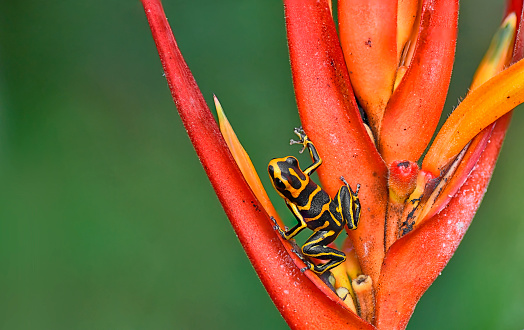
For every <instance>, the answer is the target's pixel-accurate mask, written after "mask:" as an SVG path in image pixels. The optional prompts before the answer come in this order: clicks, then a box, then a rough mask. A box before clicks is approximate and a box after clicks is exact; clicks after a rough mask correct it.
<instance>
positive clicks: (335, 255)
mask: <svg viewBox="0 0 524 330" xmlns="http://www.w3.org/2000/svg"><path fill="white" fill-rule="evenodd" d="M295 134H296V135H297V136H298V137H299V138H300V140H299V141H294V140H291V144H302V145H303V146H304V147H303V149H302V151H304V149H306V148H308V150H309V154H310V155H311V158H312V159H313V164H311V165H310V166H309V167H307V168H306V169H305V170H304V171H302V170H301V169H300V167H299V165H298V160H297V159H296V158H295V157H293V156H288V157H284V158H274V159H272V160H271V161H270V162H269V165H268V172H269V177H270V178H271V182H272V184H273V187H274V188H275V190H276V191H277V192H278V194H279V195H280V196H281V197H282V198H283V199H284V201H285V202H286V205H287V207H288V208H289V209H290V210H291V212H292V213H293V215H294V216H295V218H296V219H297V220H298V224H297V225H296V226H295V227H293V228H291V229H290V230H287V228H285V229H286V231H284V230H282V229H281V228H280V227H279V226H278V224H277V223H276V221H275V220H274V219H273V222H275V226H274V228H275V230H277V231H278V232H279V233H280V235H281V236H282V237H283V238H284V239H286V240H288V239H291V238H293V237H294V236H295V235H297V234H298V233H299V232H301V231H302V230H303V229H304V228H306V227H308V228H309V229H311V230H313V231H314V233H313V234H312V235H311V236H310V237H309V238H308V239H307V241H306V242H305V243H304V245H303V246H302V253H303V254H304V255H305V256H306V257H312V258H316V259H320V260H327V262H326V263H324V264H320V265H316V264H314V263H313V262H311V261H308V260H304V263H305V264H306V268H303V269H302V271H305V270H307V269H310V270H312V271H314V272H315V273H318V274H322V273H324V272H325V271H327V270H329V269H332V268H334V267H336V266H338V265H339V264H341V263H342V262H344V260H346V255H345V254H344V253H343V252H341V251H338V250H336V249H333V248H331V247H328V246H327V245H328V244H330V243H332V242H333V241H334V240H335V239H336V238H337V237H338V235H339V234H340V233H341V232H342V229H344V226H346V225H347V226H348V228H349V229H356V228H357V225H358V222H359V220H360V201H359V198H358V191H359V189H360V184H357V190H356V191H355V192H353V190H352V189H351V186H350V185H349V184H348V183H347V182H346V180H345V179H344V177H340V180H342V182H343V186H342V187H340V189H339V191H338V193H337V194H336V195H335V198H333V199H332V198H331V197H330V196H329V195H328V194H327V193H326V192H325V191H324V190H323V189H322V188H321V187H320V186H318V185H317V184H316V183H315V182H313V181H312V180H311V179H310V178H309V176H310V175H311V174H312V173H313V172H314V171H315V170H316V169H317V168H318V167H319V166H320V165H321V164H322V159H321V158H320V156H319V155H318V153H317V150H316V148H315V146H314V145H313V143H312V142H311V140H309V139H308V137H307V135H306V134H305V132H304V130H302V128H295ZM302 151H301V152H302Z"/></svg>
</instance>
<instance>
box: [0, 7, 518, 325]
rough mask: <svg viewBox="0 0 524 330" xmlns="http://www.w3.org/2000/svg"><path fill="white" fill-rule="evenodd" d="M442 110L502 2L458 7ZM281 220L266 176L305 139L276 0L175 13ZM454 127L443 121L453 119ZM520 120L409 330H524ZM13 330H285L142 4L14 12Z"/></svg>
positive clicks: (4, 252)
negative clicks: (205, 166) (206, 167)
mask: <svg viewBox="0 0 524 330" xmlns="http://www.w3.org/2000/svg"><path fill="white" fill-rule="evenodd" d="M461 2H462V3H461V12H460V31H459V39H458V50H457V60H456V64H455V70H454V77H453V80H452V85H451V89H450V94H449V98H448V100H449V101H448V104H447V105H446V111H449V110H450V109H452V107H453V106H454V105H456V104H457V102H458V99H459V98H461V97H463V96H464V95H465V93H466V91H467V86H468V84H469V82H470V79H471V77H472V74H473V72H474V70H475V67H476V65H477V63H478V62H479V61H480V59H481V57H482V54H483V52H484V50H485V49H486V47H487V45H488V44H489V40H490V38H491V35H492V33H493V32H494V31H495V29H496V28H497V26H498V24H499V22H500V19H501V15H502V11H503V6H504V4H503V2H504V1H502V0H497V1H493V0H483V1H479V0H463V1H461ZM164 6H165V10H166V12H167V16H168V17H169V19H170V20H169V21H170V23H171V25H172V28H173V30H174V32H175V35H176V37H177V40H178V43H179V45H180V48H181V50H182V52H183V54H184V56H185V58H186V60H187V62H188V64H189V66H190V67H191V69H192V70H193V73H194V75H195V77H196V80H197V82H198V83H199V85H200V88H201V89H202V92H203V94H204V96H205V97H206V100H207V101H208V102H209V104H212V103H211V101H212V93H216V94H217V95H218V96H219V98H220V100H221V102H222V105H223V106H224V108H225V110H226V112H227V115H228V117H229V120H230V122H231V123H232V125H233V126H234V128H235V130H236V132H237V134H238V136H239V138H240V139H241V141H242V142H243V144H244V146H245V148H246V149H247V151H248V152H249V153H250V155H251V157H252V160H253V162H254V164H255V167H256V168H257V169H258V170H259V172H260V173H261V176H262V179H263V181H264V184H265V185H266V187H267V188H269V190H270V191H271V197H272V198H273V200H274V202H275V204H276V205H277V206H278V208H279V210H280V211H281V214H285V215H287V217H288V218H287V219H288V220H290V219H291V217H289V214H288V213H286V212H287V210H286V209H285V207H284V206H283V202H282V201H281V200H279V198H278V196H276V194H274V193H273V192H272V189H271V187H270V186H269V182H268V180H267V178H266V175H265V166H266V164H267V162H268V160H269V159H271V158H272V157H275V156H284V155H287V154H290V153H294V154H296V152H297V151H298V149H299V148H298V147H296V149H295V148H291V147H289V145H288V141H289V138H291V137H292V128H293V127H295V126H297V125H299V120H298V116H297V113H296V105H295V100H294V95H293V89H292V84H291V75H290V69H289V62H288V55H287V49H286V40H285V30H284V19H283V10H282V4H281V2H280V1H243V2H240V1H233V0H221V1H216V0H198V1H181V0H175V1H165V4H164ZM444 117H445V116H444ZM522 127H524V114H522V113H521V112H519V111H517V113H516V114H515V116H514V120H513V123H512V127H511V129H510V131H509V133H508V138H507V140H506V143H505V145H504V148H503V150H502V154H501V156H500V160H499V163H498V165H497V169H496V171H495V174H494V178H493V180H492V183H491V186H490V189H489V191H488V193H487V194H486V197H485V200H484V203H483V204H482V207H481V208H480V210H479V212H478V215H477V217H476V218H475V220H474V222H473V225H472V227H471V228H470V230H469V232H468V234H467V235H466V237H465V239H464V241H463V243H462V245H461V246H460V248H459V249H458V251H457V253H456V255H455V257H454V258H453V259H452V260H451V262H450V263H449V265H448V266H447V268H446V269H445V270H444V271H443V273H442V276H440V277H439V278H438V279H437V280H436V281H435V283H434V285H433V286H432V287H431V288H430V289H429V290H428V292H427V294H426V295H424V297H423V298H422V299H421V301H420V303H419V304H418V306H417V308H416V310H415V313H414V316H413V318H412V320H411V323H410V325H409V327H408V328H409V329H443V328H445V329H522V328H523V327H524V282H523V281H522V278H524V221H523V220H524V215H523V214H522V212H521V209H520V207H521V206H522V203H523V202H522V201H523V200H524V193H523V190H522V185H523V183H524V174H523V168H524V152H523V151H522V141H523V140H524V129H522ZM0 182H1V187H2V189H1V196H0V328H1V329H245V328H250V329H286V328H287V326H286V324H285V322H284V321H283V319H282V318H281V316H280V315H279V313H278V311H277V310H276V309H275V308H274V306H273V304H272V302H271V300H270V299H269V297H268V296H267V294H266V292H265V291H264V288H263V286H262V285H261V284H260V282H259V280H258V278H257V276H256V275H255V273H254V271H253V269H252V268H251V266H250V264H249V262H248V260H247V258H246V256H245V255H244V252H243V250H242V248H241V246H240V244H239V243H238V240H237V238H236V236H235V234H234V232H233V230H232V229H231V226H230V225H229V222H228V220H227V218H226V217H225V215H224V212H223V211H222V208H221V206H220V204H219V203H218V201H217V198H216V197H215V195H214V193H213V190H212V188H211V186H210V184H209V183H208V181H207V179H206V176H205V174H204V171H203V170H202V168H201V166H200V164H199V161H198V159H197V157H196V156H195V154H194V152H193V149H192V146H191V145H190V143H189V140H188V138H187V136H186V134H185V130H184V128H183V127H182V124H181V121H180V119H179V117H178V115H177V113H176V109H175V106H174V104H173V101H172V99H171V96H170V93H169V90H168V88H167V84H166V82H165V79H164V78H163V76H162V68H161V66H160V62H159V59H158V55H157V53H156V49H155V46H154V43H153V41H152V39H151V35H150V31H149V28H148V25H147V22H146V19H145V16H144V13H143V10H142V7H141V4H140V2H139V1H136V0H135V1H122V0H104V1H102V0H94V1H45V2H43V1H25V2H17V1H11V2H4V3H3V5H2V10H1V11H0Z"/></svg>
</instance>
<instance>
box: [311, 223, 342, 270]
mask: <svg viewBox="0 0 524 330" xmlns="http://www.w3.org/2000/svg"><path fill="white" fill-rule="evenodd" d="M337 236H338V235H337V234H336V233H335V231H333V230H319V231H317V232H315V233H314V234H313V235H311V237H310V238H308V240H307V241H306V243H304V245H303V246H302V253H304V255H305V256H308V257H311V258H316V259H320V260H329V261H328V262H326V263H325V264H321V265H315V264H314V263H312V262H309V263H308V264H307V266H308V268H309V269H311V270H312V271H314V272H315V273H318V274H322V273H324V272H325V271H326V270H329V269H331V268H334V267H336V266H338V265H340V264H341V263H343V262H344V260H346V255H345V254H344V252H342V251H338V250H336V249H333V248H330V247H328V246H327V245H328V244H330V243H332V242H333V241H334V240H335V238H337Z"/></svg>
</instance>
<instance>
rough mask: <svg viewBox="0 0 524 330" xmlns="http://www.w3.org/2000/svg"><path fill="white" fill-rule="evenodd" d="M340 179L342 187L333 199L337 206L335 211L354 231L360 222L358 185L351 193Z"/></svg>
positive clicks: (348, 187) (348, 186)
mask: <svg viewBox="0 0 524 330" xmlns="http://www.w3.org/2000/svg"><path fill="white" fill-rule="evenodd" d="M340 179H341V180H342V181H343V182H344V185H343V186H342V187H340V189H339V191H338V193H337V194H336V195H335V198H334V200H335V201H336V203H337V205H338V207H337V210H339V212H340V213H341V214H342V216H343V217H344V219H345V220H346V222H347V226H348V228H349V229H356V228H357V225H358V222H359V220H360V200H359V198H358V191H359V189H360V185H357V190H356V192H353V190H352V189H351V186H350V185H349V184H348V183H347V182H346V180H344V178H343V177H340Z"/></svg>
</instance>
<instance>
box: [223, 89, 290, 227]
mask: <svg viewBox="0 0 524 330" xmlns="http://www.w3.org/2000/svg"><path fill="white" fill-rule="evenodd" d="M213 99H214V101H215V107H216V109H217V115H218V122H219V124H220V132H221V133H222V136H223V137H224V139H225V140H226V143H227V146H228V148H229V151H230V152H231V155H233V158H235V161H236V163H237V165H238V167H239V168H240V171H242V175H243V176H244V179H246V181H247V183H248V184H249V187H250V188H251V190H252V191H253V193H254V194H255V196H256V197H257V199H258V201H259V202H260V204H262V206H263V207H264V210H266V212H267V213H268V214H269V215H270V216H272V217H274V218H275V219H276V221H277V223H278V225H279V226H280V227H283V226H284V223H283V222H282V220H281V219H280V217H279V216H278V213H277V211H276V210H275V208H274V207H273V203H271V200H270V199H269V197H268V195H267V193H266V190H265V189H264V186H263V185H262V182H261V181H260V177H259V176H258V173H257V171H256V170H255V167H254V166H253V163H252V162H251V158H249V155H248V154H247V152H246V150H245V149H244V147H242V144H241V143H240V141H239V140H238V138H237V135H236V134H235V131H234V130H233V127H231V125H230V124H229V121H228V120H227V117H226V114H225V113H224V109H222V106H221V105H220V102H219V101H218V98H217V97H216V96H215V95H213Z"/></svg>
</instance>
